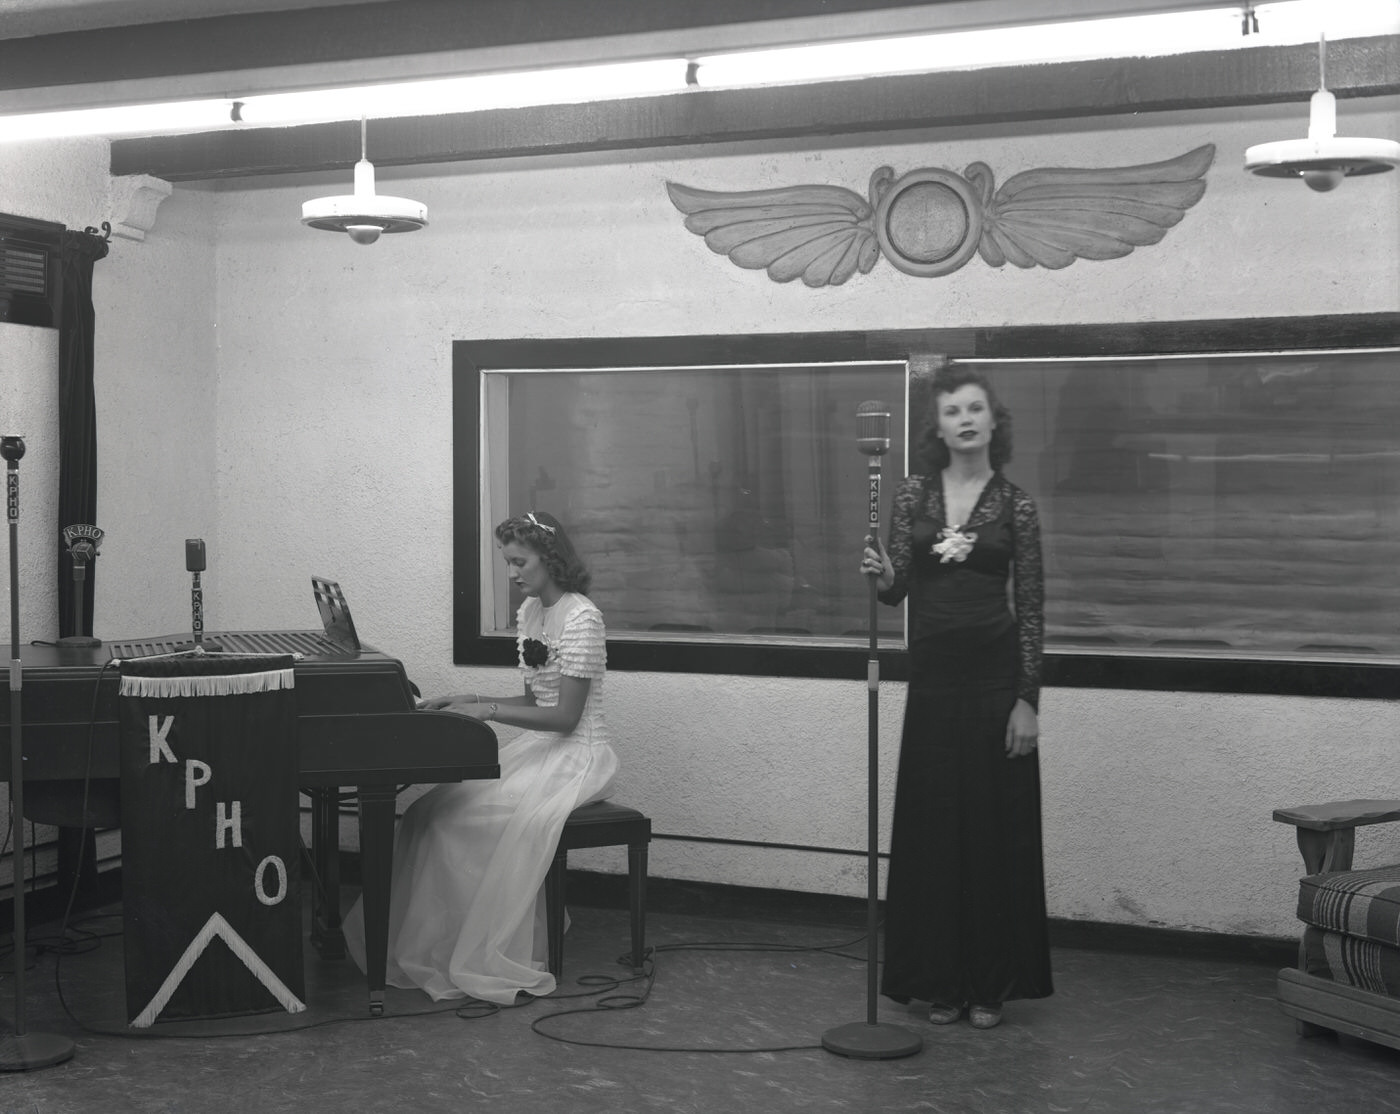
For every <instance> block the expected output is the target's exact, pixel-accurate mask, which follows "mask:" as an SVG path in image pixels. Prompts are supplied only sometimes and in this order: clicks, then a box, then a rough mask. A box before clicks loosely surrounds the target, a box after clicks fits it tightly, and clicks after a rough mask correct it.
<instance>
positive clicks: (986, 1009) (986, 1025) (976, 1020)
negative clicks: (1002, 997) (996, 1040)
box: [967, 1006, 1001, 1029]
mask: <svg viewBox="0 0 1400 1114" xmlns="http://www.w3.org/2000/svg"><path fill="white" fill-rule="evenodd" d="M967 1019H968V1021H970V1022H971V1023H972V1027H973V1028H974V1029H995V1028H996V1027H997V1026H998V1025H1000V1024H1001V1007H1000V1006H973V1007H972V1009H970V1010H969V1011H968V1014H967Z"/></svg>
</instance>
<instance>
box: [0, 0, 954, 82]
mask: <svg viewBox="0 0 1400 1114" xmlns="http://www.w3.org/2000/svg"><path fill="white" fill-rule="evenodd" d="M951 2H953V0H922V3H921V2H919V0H642V2H638V0H587V2H586V3H585V2H582V0H392V2H388V0H374V2H370V3H358V4H341V5H337V6H333V7H313V8H302V9H292V10H283V11H271V12H249V13H242V14H237V15H222V16H207V17H204V18H200V19H184V20H171V21H168V22H163V23H145V24H138V25H135V26H126V27H107V28H102V29H99V30H91V31H69V32H63V33H58V34H49V35H33V36H30V37H27V38H16V39H3V38H0V91H8V90H17V89H31V88H38V87H49V86H57V85H78V84H83V85H87V84H96V83H102V82H113V81H128V80H134V79H145V78H168V77H176V76H182V75H189V74H202V73H225V72H235V71H240V70H261V69H268V68H274V67H279V66H307V65H324V64H327V63H335V62H351V61H354V62H361V61H364V60H366V59H375V58H389V57H396V56H400V55H423V54H436V53H442V52H446V51H459V50H472V51H489V50H492V49H499V48H503V47H517V46H525V45H536V44H544V43H551V42H563V41H571V40H584V39H596V38H603V37H606V36H611V35H646V34H656V33H660V32H668V31H677V30H686V29H691V28H705V27H715V26H720V25H725V24H739V25H743V24H748V23H755V22H759V21H764V20H781V19H794V18H805V17H813V16H831V15H842V14H847V13H869V12H873V11H877V10H887V9H900V8H916V7H930V6H937V5H938V4H943V3H951Z"/></svg>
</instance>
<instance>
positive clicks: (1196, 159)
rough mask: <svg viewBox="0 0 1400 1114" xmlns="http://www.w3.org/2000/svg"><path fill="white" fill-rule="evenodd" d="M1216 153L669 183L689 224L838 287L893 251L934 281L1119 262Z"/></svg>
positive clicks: (1175, 218) (782, 271)
mask: <svg viewBox="0 0 1400 1114" xmlns="http://www.w3.org/2000/svg"><path fill="white" fill-rule="evenodd" d="M1214 158H1215V145H1214V144H1210V143H1208V144H1205V145H1204V146H1202V147H1197V148H1196V149H1195V150H1193V151H1188V152H1186V153H1185V154H1184V155H1178V156H1177V157H1176V158H1174V159H1168V160H1166V161H1165V162H1154V163H1147V164H1144V165H1141V166H1110V167H1102V168H1098V169H1088V170H1081V169H1065V168H1058V167H1054V168H1044V169H1037V170H1026V171H1022V172H1021V173H1019V174H1014V175H1012V176H1011V177H1010V178H1008V179H1007V180H1006V182H1004V183H1003V184H1002V186H1001V188H1000V189H996V188H995V180H994V177H993V174H992V169H991V167H989V166H988V165H987V164H986V163H983V162H974V163H972V164H971V165H969V166H968V167H967V168H966V169H965V170H964V171H963V172H962V173H961V174H955V173H953V172H952V171H951V170H943V169H940V168H937V167H925V168H923V169H920V170H911V171H910V172H909V173H907V174H904V175H901V176H899V177H896V176H895V172H894V170H893V168H892V167H888V166H882V167H880V168H879V169H878V170H876V171H875V173H874V174H872V175H871V176H870V188H869V197H868V198H864V197H861V196H860V194H858V193H856V192H855V191H854V190H849V189H846V188H845V187H844V186H825V185H811V186H786V187H783V188H780V189H771V190H745V191H738V192H726V191H716V190H700V189H695V188H693V187H691V186H684V185H681V184H680V183H678V182H667V183H666V191H667V193H669V194H670V197H671V202H672V203H673V204H674V205H675V206H676V208H677V209H679V210H680V211H681V212H682V213H684V214H685V226H686V228H688V229H689V230H690V231H691V232H694V233H695V234H696V235H697V236H703V237H704V238H705V243H706V244H708V245H709V247H710V249H711V250H712V251H715V252H718V253H719V254H721V255H727V256H728V257H729V258H730V260H731V261H732V262H733V263H735V264H737V265H738V266H740V267H747V268H751V269H754V270H758V269H763V270H766V271H767V272H768V277H769V278H771V279H772V280H773V281H774V282H791V281H792V280H793V279H797V278H800V279H801V280H802V281H803V282H804V283H806V284H807V285H808V286H839V285H840V284H841V283H843V282H845V281H846V280H847V279H849V278H850V277H851V276H852V275H854V274H855V273H856V272H860V273H861V274H863V275H864V274H869V272H870V270H871V268H873V267H874V266H875V264H876V263H877V262H879V259H880V257H881V256H882V255H883V256H884V257H885V258H887V259H888V260H889V261H890V262H891V263H892V264H894V265H895V266H896V267H898V268H899V269H900V270H901V271H904V272H905V273H906V274H910V275H920V276H924V277H931V276H935V275H947V274H951V273H952V272H953V271H956V270H957V269H958V268H959V267H961V266H962V265H963V264H964V263H966V262H967V261H968V260H969V259H971V258H972V256H973V255H974V254H979V255H981V256H982V259H983V260H984V261H985V262H987V263H989V264H991V265H992V266H993V267H1001V266H1003V265H1004V264H1006V263H1012V264H1014V265H1015V266H1017V267H1049V268H1059V267H1068V266H1069V265H1070V264H1071V263H1073V262H1074V261H1075V260H1076V259H1118V258H1120V257H1122V256H1124V255H1127V254H1128V253H1129V252H1131V251H1132V250H1133V249H1134V248H1136V247H1142V246H1143V245H1146V244H1155V243H1157V241H1158V240H1160V239H1162V237H1163V236H1165V235H1166V234H1167V230H1168V229H1169V228H1171V227H1172V226H1173V225H1175V224H1177V223H1178V222H1179V221H1180V220H1181V218H1182V217H1183V216H1184V215H1185V213H1186V210H1187V209H1189V208H1191V206H1192V205H1194V204H1196V202H1197V201H1199V200H1200V199H1201V195H1202V194H1204V193H1205V191H1206V183H1205V180H1204V175H1205V172H1206V170H1207V168H1209V166H1210V164H1211V161H1212V160H1213V159H1214ZM994 191H995V192H994Z"/></svg>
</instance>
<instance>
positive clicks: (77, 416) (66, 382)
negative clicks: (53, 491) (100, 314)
mask: <svg viewBox="0 0 1400 1114" xmlns="http://www.w3.org/2000/svg"><path fill="white" fill-rule="evenodd" d="M106 254H107V241H106V240H105V239H103V238H102V237H101V236H95V235H93V234H92V233H90V232H75V231H72V230H66V231H65V232H64V233H63V243H62V257H63V258H62V263H63V287H62V290H63V298H62V314H61V317H60V321H59V339H58V531H59V534H60V545H59V547H58V633H59V636H60V637H63V636H65V635H71V634H88V635H90V634H92V605H93V598H94V581H95V579H96V564H95V563H92V564H89V566H88V571H87V579H86V581H85V582H84V584H83V601H82V616H83V629H82V630H75V629H74V628H75V627H76V625H77V624H76V619H75V612H76V608H75V607H74V598H73V597H74V590H73V566H72V561H71V558H70V557H69V556H68V548H67V546H65V545H63V544H62V543H61V535H62V531H63V528H64V527H65V526H74V525H78V524H86V525H93V526H95V525H96V524H97V523H96V522H95V519H96V517H97V403H96V399H95V397H94V393H93V380H92V347H93V335H94V333H95V331H96V316H95V314H94V313H93V308H92V269H93V265H94V264H96V262H97V261H98V260H99V259H102V258H103V257H104V256H106Z"/></svg>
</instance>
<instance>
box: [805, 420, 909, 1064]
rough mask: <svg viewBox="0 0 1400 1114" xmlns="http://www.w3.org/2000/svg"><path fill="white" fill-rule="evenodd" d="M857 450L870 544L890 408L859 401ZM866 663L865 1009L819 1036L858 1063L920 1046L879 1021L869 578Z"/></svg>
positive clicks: (875, 655)
mask: <svg viewBox="0 0 1400 1114" xmlns="http://www.w3.org/2000/svg"><path fill="white" fill-rule="evenodd" d="M856 448H857V449H859V450H860V452H861V454H862V455H863V456H866V457H868V458H869V461H870V477H869V505H868V508H867V510H866V522H865V528H866V533H867V534H868V535H869V537H870V539H871V540H870V544H871V545H872V546H874V547H876V548H878V547H879V544H880V542H879V539H880V458H881V457H882V456H884V455H885V454H886V453H887V452H889V451H890V408H889V406H887V405H886V404H885V403H883V402H876V401H873V400H872V401H869V402H862V403H861V404H860V405H859V406H857V407H856ZM869 579H870V661H869V665H868V668H867V683H866V687H867V689H868V697H867V722H868V727H867V733H866V745H867V754H868V758H867V761H868V763H869V768H868V772H867V774H866V819H867V821H868V832H867V835H866V866H865V869H866V881H867V900H866V930H865V931H866V937H865V939H866V960H865V964H866V1005H865V1011H866V1012H865V1021H863V1022H859V1021H855V1022H851V1023H850V1024H847V1025H838V1026H837V1027H836V1028H834V1029H828V1030H827V1031H826V1032H825V1033H823V1034H822V1047H823V1048H825V1049H826V1050H827V1051H828V1052H834V1053H836V1054H837V1055H838V1056H849V1057H851V1058H853V1059H858V1060H894V1059H898V1058H900V1057H902V1056H912V1055H914V1053H916V1052H918V1051H919V1049H921V1048H923V1046H924V1042H923V1038H922V1037H920V1036H919V1035H918V1034H917V1033H915V1032H913V1031H912V1030H910V1029H906V1028H904V1027H903V1026H902V1025H892V1024H890V1023H888V1022H881V1021H879V1020H878V990H877V983H878V971H879V954H880V946H879V927H880V922H879V904H880V858H879V840H880V820H879V816H880V812H879V805H880V799H879V784H880V779H879V776H878V770H879V761H880V742H879V740H880V734H879V728H880V703H879V699H880V655H879V639H878V634H877V630H876V628H877V622H876V619H877V616H876V607H877V605H878V603H879V600H878V598H877V591H878V588H877V585H876V583H875V580H876V578H875V577H873V576H872V577H870V578H869Z"/></svg>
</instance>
